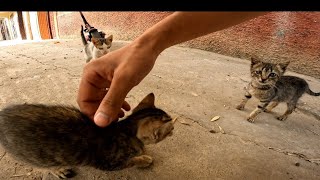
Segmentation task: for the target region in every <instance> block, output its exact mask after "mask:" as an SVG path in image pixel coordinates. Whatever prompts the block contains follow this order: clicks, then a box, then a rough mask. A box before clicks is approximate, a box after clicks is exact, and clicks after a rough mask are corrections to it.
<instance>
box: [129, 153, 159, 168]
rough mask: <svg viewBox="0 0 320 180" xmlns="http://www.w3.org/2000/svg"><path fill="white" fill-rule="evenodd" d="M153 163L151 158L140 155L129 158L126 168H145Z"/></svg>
mask: <svg viewBox="0 0 320 180" xmlns="http://www.w3.org/2000/svg"><path fill="white" fill-rule="evenodd" d="M152 162H153V159H152V157H151V156H148V155H140V156H135V157H133V158H131V159H130V160H129V162H128V166H129V167H131V166H137V167H139V168H145V167H149V166H150V165H151V164H152Z"/></svg>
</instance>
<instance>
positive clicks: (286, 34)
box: [58, 12, 320, 78]
mask: <svg viewBox="0 0 320 180" xmlns="http://www.w3.org/2000/svg"><path fill="white" fill-rule="evenodd" d="M83 13H84V15H85V16H86V18H87V20H88V22H89V23H90V24H91V25H92V26H94V27H96V28H99V29H102V30H104V31H105V32H106V33H107V34H113V35H114V39H115V40H133V39H134V38H135V37H137V36H138V35H140V34H141V33H142V32H143V31H144V30H145V29H147V28H149V27H151V26H152V25H153V24H155V23H156V22H158V21H160V20H161V19H163V18H164V17H166V16H168V15H169V14H170V13H171V12H83ZM81 24H82V20H81V17H80V15H79V12H58V26H59V33H60V36H61V38H80V36H79V33H80V25H81ZM319 30H320V12H273V13H269V14H267V15H265V16H261V17H259V18H256V19H253V20H251V21H248V22H245V23H242V24H240V25H237V26H234V27H232V28H228V29H226V30H223V31H219V32H215V33H212V34H209V35H207V36H203V37H200V38H197V39H194V40H191V41H188V42H185V43H183V44H181V45H183V46H188V47H193V48H199V49H204V50H209V51H213V52H216V53H220V54H225V55H230V56H234V57H239V58H244V59H249V58H250V56H252V55H255V56H258V57H262V58H264V59H266V60H270V61H273V62H275V61H277V62H281V61H288V60H290V61H291V62H292V63H291V65H290V68H289V69H291V70H294V71H296V72H299V73H303V74H307V75H311V76H314V77H317V78H320V65H319V61H320V53H319V50H320V31H319Z"/></svg>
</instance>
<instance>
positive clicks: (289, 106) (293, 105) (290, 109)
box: [277, 102, 297, 121]
mask: <svg viewBox="0 0 320 180" xmlns="http://www.w3.org/2000/svg"><path fill="white" fill-rule="evenodd" d="M296 104H297V103H296V102H289V103H287V110H286V112H285V113H284V114H283V115H281V116H279V117H277V119H278V120H280V121H284V120H286V119H287V118H288V116H289V114H291V113H292V112H293V111H294V109H295V108H296Z"/></svg>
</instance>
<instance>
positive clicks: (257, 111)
mask: <svg viewBox="0 0 320 180" xmlns="http://www.w3.org/2000/svg"><path fill="white" fill-rule="evenodd" d="M269 103H270V102H261V101H260V104H259V105H258V106H257V108H256V109H255V110H253V111H252V112H251V113H250V115H249V117H248V118H247V121H249V122H251V123H253V122H254V118H255V117H256V116H257V115H258V114H260V113H261V112H262V111H264V110H265V108H266V107H267V106H268V104H269Z"/></svg>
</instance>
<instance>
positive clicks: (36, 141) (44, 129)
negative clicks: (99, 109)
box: [0, 104, 94, 167]
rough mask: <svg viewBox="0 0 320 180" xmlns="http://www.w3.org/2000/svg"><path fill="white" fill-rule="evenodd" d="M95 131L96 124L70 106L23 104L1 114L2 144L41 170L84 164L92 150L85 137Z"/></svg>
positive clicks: (9, 108)
mask: <svg viewBox="0 0 320 180" xmlns="http://www.w3.org/2000/svg"><path fill="white" fill-rule="evenodd" d="M91 131H94V126H93V123H92V122H90V120H88V119H87V118H86V117H85V116H83V115H82V114H81V113H80V111H79V110H77V109H76V108H73V107H70V106H46V105H29V104H23V105H13V106H9V107H7V108H5V109H3V110H2V111H1V112H0V135H1V136H0V141H1V143H2V145H3V146H4V148H5V149H6V150H7V151H8V152H10V153H11V154H13V155H14V156H15V157H16V158H18V159H21V160H23V161H25V162H29V163H31V164H33V165H35V166H39V167H50V166H56V165H62V164H69V165H70V164H78V163H80V162H81V161H83V160H84V159H83V157H86V156H87V155H86V153H87V152H86V147H88V146H89V144H88V142H87V141H85V139H86V138H85V137H88V134H89V135H90V133H91ZM56 142H61V143H56ZM75 145H76V146H75ZM79 146H80V147H79ZM39 147H45V148H39ZM78 148H82V149H78ZM74 152H78V153H76V154H74Z"/></svg>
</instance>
